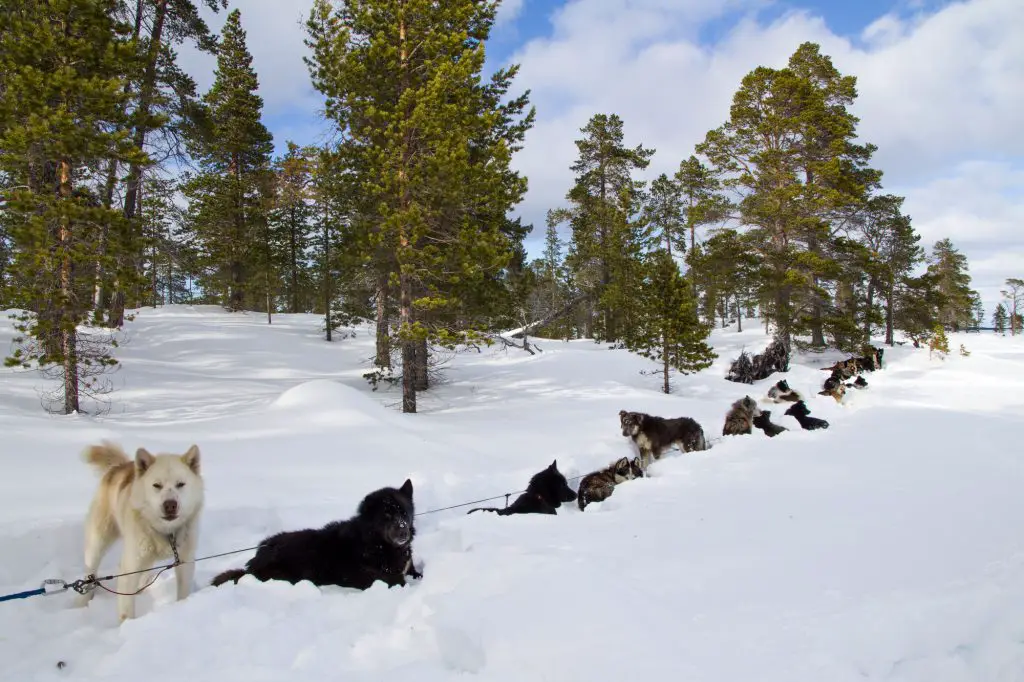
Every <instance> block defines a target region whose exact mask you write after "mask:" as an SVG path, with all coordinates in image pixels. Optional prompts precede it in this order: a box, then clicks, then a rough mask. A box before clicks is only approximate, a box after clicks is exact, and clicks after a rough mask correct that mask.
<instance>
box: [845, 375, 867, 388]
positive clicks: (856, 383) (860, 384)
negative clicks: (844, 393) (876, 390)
mask: <svg viewBox="0 0 1024 682" xmlns="http://www.w3.org/2000/svg"><path fill="white" fill-rule="evenodd" d="M846 387H847V388H857V389H861V390H863V389H865V388H867V387H868V382H867V379H865V378H864V377H857V378H856V379H854V380H853V381H852V382H851V383H848V384H846Z"/></svg>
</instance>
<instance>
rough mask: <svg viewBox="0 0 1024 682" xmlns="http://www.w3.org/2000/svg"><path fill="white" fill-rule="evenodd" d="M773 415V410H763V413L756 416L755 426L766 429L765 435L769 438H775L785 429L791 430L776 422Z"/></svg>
mask: <svg viewBox="0 0 1024 682" xmlns="http://www.w3.org/2000/svg"><path fill="white" fill-rule="evenodd" d="M771 416H772V412H771V410H761V414H759V415H757V416H756V417H754V426H756V427H757V428H759V429H761V430H762V431H764V435H766V436H768V437H769V438H774V437H775V436H777V435H779V434H780V433H782V432H783V431H789V429H787V428H786V427H785V426H782V425H780V424H776V423H774V422H773V421H772V420H771Z"/></svg>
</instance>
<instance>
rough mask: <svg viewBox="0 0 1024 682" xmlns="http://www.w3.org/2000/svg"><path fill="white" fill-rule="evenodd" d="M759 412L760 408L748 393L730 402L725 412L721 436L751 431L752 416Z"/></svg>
mask: <svg viewBox="0 0 1024 682" xmlns="http://www.w3.org/2000/svg"><path fill="white" fill-rule="evenodd" d="M759 414H761V408H759V407H758V406H757V403H756V402H754V399H753V398H751V397H750V396H749V395H747V396H743V397H742V398H740V399H739V400H737V401H736V402H734V403H733V404H732V407H730V408H729V411H728V412H726V414H725V425H724V426H723V427H722V435H723V436H739V435H742V434H746V433H751V432H752V431H753V428H754V417H756V416H757V415H759Z"/></svg>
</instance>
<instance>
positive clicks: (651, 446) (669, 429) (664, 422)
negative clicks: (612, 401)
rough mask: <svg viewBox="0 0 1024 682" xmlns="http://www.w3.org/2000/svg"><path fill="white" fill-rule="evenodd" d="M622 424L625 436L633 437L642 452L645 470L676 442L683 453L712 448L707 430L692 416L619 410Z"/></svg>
mask: <svg viewBox="0 0 1024 682" xmlns="http://www.w3.org/2000/svg"><path fill="white" fill-rule="evenodd" d="M619 424H620V425H621V426H622V435H623V436H626V437H628V438H632V439H633V442H634V443H635V444H636V446H637V449H638V450H639V451H640V463H641V464H643V467H644V470H646V469H647V467H648V466H650V464H651V459H652V458H653V459H660V458H661V455H662V453H664V452H665V450H668V449H669V448H670V447H672V446H673V445H675V446H677V447H678V448H679V449H680V450H682V451H683V452H694V451H697V450H707V449H708V443H707V439H705V438H704V429H703V428H701V425H700V424H698V423H697V421H696V420H694V419H691V418H690V417H676V418H674V419H665V418H664V417H656V416H654V415H650V414H646V413H644V412H627V411H626V410H619Z"/></svg>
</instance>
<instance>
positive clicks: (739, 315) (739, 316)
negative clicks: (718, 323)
mask: <svg viewBox="0 0 1024 682" xmlns="http://www.w3.org/2000/svg"><path fill="white" fill-rule="evenodd" d="M733 298H735V299H736V331H737V332H742V331H743V305H742V304H741V303H740V296H739V294H733Z"/></svg>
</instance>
